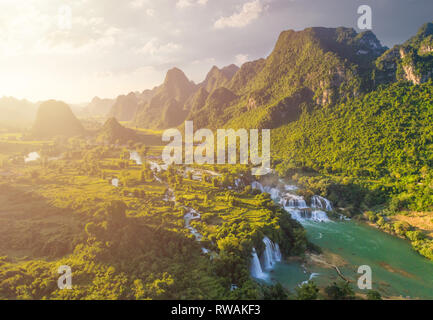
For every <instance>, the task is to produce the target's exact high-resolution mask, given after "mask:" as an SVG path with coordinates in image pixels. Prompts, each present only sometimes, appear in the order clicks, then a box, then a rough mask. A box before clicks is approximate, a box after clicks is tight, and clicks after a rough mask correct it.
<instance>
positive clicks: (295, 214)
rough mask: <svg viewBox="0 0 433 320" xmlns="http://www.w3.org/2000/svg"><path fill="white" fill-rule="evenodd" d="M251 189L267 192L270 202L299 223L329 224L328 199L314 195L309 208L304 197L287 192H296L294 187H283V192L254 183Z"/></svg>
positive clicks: (329, 207)
mask: <svg viewBox="0 0 433 320" xmlns="http://www.w3.org/2000/svg"><path fill="white" fill-rule="evenodd" d="M280 182H281V181H280ZM251 187H252V188H253V189H257V190H260V191H261V192H267V193H269V194H270V195H271V198H272V200H274V201H275V202H278V203H279V204H280V205H281V206H282V207H283V208H284V210H285V211H286V212H288V213H290V215H291V216H292V218H293V219H295V220H298V221H300V222H304V221H315V222H329V221H331V220H330V219H329V218H328V215H327V213H326V212H325V211H332V210H333V208H332V204H331V201H329V200H328V199H326V198H324V197H321V196H318V195H315V196H313V197H311V206H308V204H307V202H306V201H305V199H304V197H302V196H299V195H297V194H295V193H291V192H288V191H292V192H293V191H295V190H297V187H296V186H293V185H284V188H283V189H284V191H280V189H279V188H274V187H271V186H263V185H262V184H261V183H260V182H258V181H254V182H253V183H252V184H251Z"/></svg>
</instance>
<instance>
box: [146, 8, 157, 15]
mask: <svg viewBox="0 0 433 320" xmlns="http://www.w3.org/2000/svg"><path fill="white" fill-rule="evenodd" d="M146 14H147V15H148V16H149V17H153V16H154V15H155V10H154V9H151V8H149V9H147V10H146Z"/></svg>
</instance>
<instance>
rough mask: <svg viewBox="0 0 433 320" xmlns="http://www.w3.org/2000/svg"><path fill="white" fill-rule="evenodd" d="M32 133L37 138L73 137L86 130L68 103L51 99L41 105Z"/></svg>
mask: <svg viewBox="0 0 433 320" xmlns="http://www.w3.org/2000/svg"><path fill="white" fill-rule="evenodd" d="M31 134H32V136H34V137H35V138H52V137H55V136H67V137H71V136H78V135H82V134H85V130H84V128H83V125H82V124H81V122H80V121H79V120H78V119H77V118H76V117H75V115H74V114H73V113H72V111H71V108H70V107H69V106H68V105H67V104H66V103H64V102H61V101H56V100H49V101H46V102H44V103H42V104H41V105H40V106H39V109H38V112H37V115H36V120H35V122H34V124H33V128H32V130H31Z"/></svg>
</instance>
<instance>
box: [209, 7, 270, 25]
mask: <svg viewBox="0 0 433 320" xmlns="http://www.w3.org/2000/svg"><path fill="white" fill-rule="evenodd" d="M263 11H264V6H263V4H262V3H261V2H260V0H254V1H251V2H247V3H245V4H244V5H243V6H242V9H241V11H240V12H238V13H234V14H232V15H231V16H229V17H221V18H219V19H218V20H217V21H215V24H214V27H215V28H216V29H224V28H242V27H245V26H246V25H248V24H250V23H251V22H253V21H254V20H256V19H257V18H258V17H259V16H260V14H261V13H262V12H263Z"/></svg>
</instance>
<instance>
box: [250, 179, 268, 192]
mask: <svg viewBox="0 0 433 320" xmlns="http://www.w3.org/2000/svg"><path fill="white" fill-rule="evenodd" d="M251 188H253V189H257V190H260V191H261V192H265V188H263V186H262V184H261V183H260V182H258V181H254V182H253V183H251Z"/></svg>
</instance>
